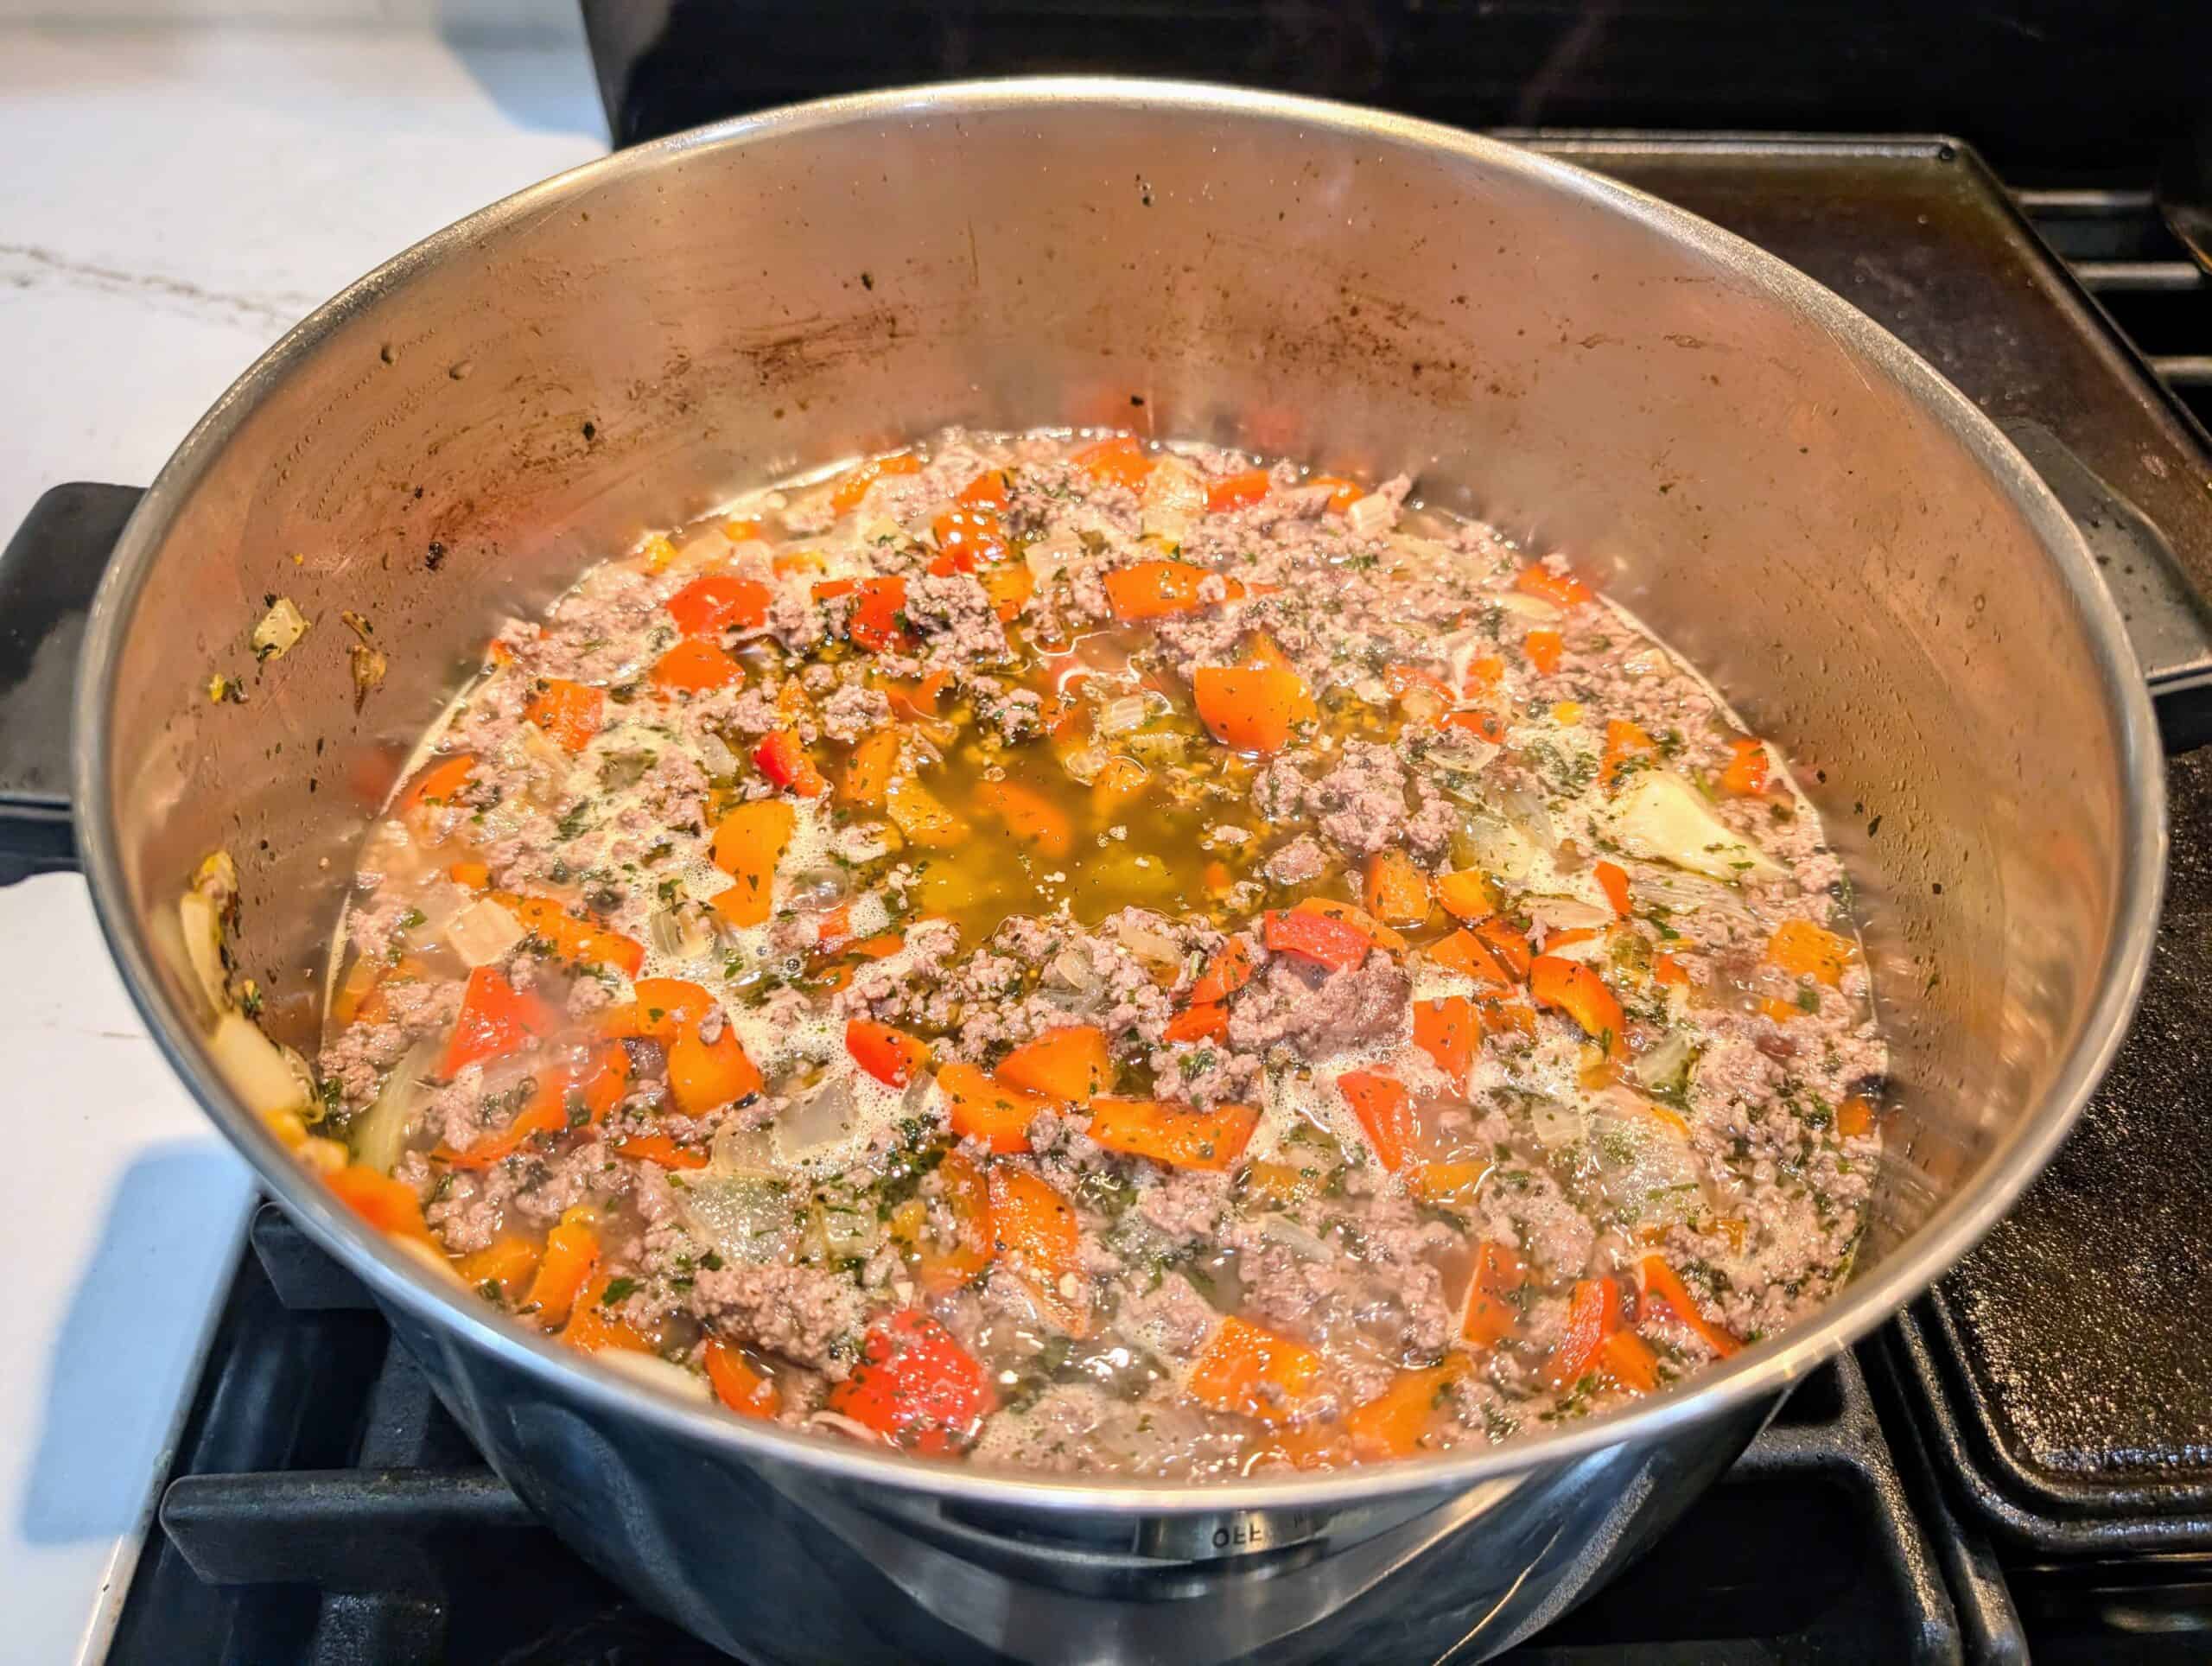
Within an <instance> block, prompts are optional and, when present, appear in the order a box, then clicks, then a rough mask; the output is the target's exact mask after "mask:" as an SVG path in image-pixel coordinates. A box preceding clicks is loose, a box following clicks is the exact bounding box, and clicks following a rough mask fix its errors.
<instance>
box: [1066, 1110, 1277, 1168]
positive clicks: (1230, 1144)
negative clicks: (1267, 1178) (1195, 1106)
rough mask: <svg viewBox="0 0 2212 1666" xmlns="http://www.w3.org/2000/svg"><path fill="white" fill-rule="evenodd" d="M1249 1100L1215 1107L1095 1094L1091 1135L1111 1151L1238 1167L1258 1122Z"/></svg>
mask: <svg viewBox="0 0 2212 1666" xmlns="http://www.w3.org/2000/svg"><path fill="white" fill-rule="evenodd" d="M1259 1122H1260V1113H1259V1111H1258V1110H1256V1109H1255V1108H1254V1107H1253V1106H1250V1105H1216V1106H1215V1107H1214V1108H1213V1109H1212V1110H1191V1109H1189V1108H1188V1107H1187V1106H1183V1105H1178V1104H1173V1103H1166V1102H1163V1101H1160V1100H1157V1099H1106V1098H1100V1099H1094V1100H1092V1101H1091V1103H1090V1137H1091V1138H1092V1139H1094V1140H1096V1141H1097V1142H1098V1143H1099V1144H1100V1145H1102V1146H1104V1147H1105V1148H1107V1149H1108V1150H1109V1151H1118V1152H1120V1153H1122V1154H1123V1155H1124V1156H1128V1157H1148V1158H1150V1159H1151V1160H1153V1161H1154V1162H1156V1163H1165V1164H1166V1166H1167V1167H1170V1168H1206V1169H1225V1168H1230V1167H1234V1166H1235V1165H1236V1160H1237V1159H1238V1158H1239V1157H1241V1156H1243V1154H1244V1148H1245V1146H1246V1145H1248V1144H1249V1143H1250V1141H1251V1138H1252V1130H1253V1129H1255V1128H1257V1127H1258V1126H1259Z"/></svg>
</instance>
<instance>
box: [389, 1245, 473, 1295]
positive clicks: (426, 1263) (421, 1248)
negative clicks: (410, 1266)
mask: <svg viewBox="0 0 2212 1666" xmlns="http://www.w3.org/2000/svg"><path fill="white" fill-rule="evenodd" d="M385 1243H388V1244H390V1245H391V1247H392V1248H393V1249H395V1250H398V1251H399V1253H400V1254H401V1255H403V1256H406V1257H407V1259H408V1260H410V1261H411V1262H414V1263H415V1264H416V1266H417V1267H420V1268H421V1269H423V1271H424V1272H426V1273H428V1274H429V1275H430V1276H431V1277H432V1278H435V1279H439V1280H442V1281H444V1282H446V1283H448V1284H450V1285H453V1286H454V1287H455V1288H459V1289H463V1290H465V1289H467V1288H468V1281H467V1280H466V1279H464V1278H463V1277H461V1269H459V1268H458V1267H455V1266H454V1264H453V1263H452V1262H449V1261H448V1260H447V1259H446V1258H445V1257H444V1256H442V1255H440V1254H439V1253H438V1252H437V1251H436V1250H434V1249H432V1248H431V1247H430V1246H429V1244H427V1243H423V1240H422V1239H420V1238H403V1237H397V1235H394V1234H390V1233H387V1234H386V1235H385Z"/></svg>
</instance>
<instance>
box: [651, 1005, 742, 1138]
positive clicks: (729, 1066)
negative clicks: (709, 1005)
mask: <svg viewBox="0 0 2212 1666" xmlns="http://www.w3.org/2000/svg"><path fill="white" fill-rule="evenodd" d="M668 1091H669V1097H671V1098H673V1099H674V1100H675V1101H676V1108H677V1110H680V1111H682V1112H683V1114H684V1115H685V1116H709V1115H711V1114H713V1113H714V1112H715V1111H717V1110H721V1108H722V1107H723V1106H724V1105H734V1104H736V1103H739V1102H740V1101H741V1100H746V1099H750V1098H751V1097H753V1095H754V1094H756V1093H758V1092H760V1071H758V1070H757V1069H755V1068H754V1067H753V1060H752V1059H750V1058H748V1057H747V1055H746V1052H745V1049H744V1047H743V1046H741V1045H739V1042H738V1039H737V1037H736V1035H735V1034H734V1033H733V1032H732V1031H731V1029H730V1028H729V1027H728V1025H727V1024H725V1025H724V1026H723V1027H722V1029H721V1033H720V1034H718V1035H716V1036H715V1039H714V1040H712V1041H706V1040H701V1039H700V1035H699V1024H698V1021H697V1020H696V1019H695V1020H693V1021H690V1023H687V1024H685V1025H684V1026H683V1028H682V1029H681V1030H680V1031H678V1032H677V1037H676V1040H673V1041H671V1042H670V1043H669V1046H668Z"/></svg>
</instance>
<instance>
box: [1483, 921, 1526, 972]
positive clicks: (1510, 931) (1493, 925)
mask: <svg viewBox="0 0 2212 1666" xmlns="http://www.w3.org/2000/svg"><path fill="white" fill-rule="evenodd" d="M1474 932H1475V936H1476V937H1477V938H1478V939H1480V940H1481V942H1482V944H1483V945H1484V947H1485V948H1487V949H1488V950H1489V951H1491V953H1492V954H1493V955H1495V956H1497V963H1498V964H1499V965H1501V966H1503V967H1504V968H1505V970H1507V971H1509V972H1510V973H1512V974H1513V976H1514V977H1515V978H1516V980H1517V979H1520V978H1524V977H1526V976H1529V963H1530V962H1531V961H1532V960H1534V959H1535V950H1534V949H1533V948H1532V947H1531V946H1530V945H1529V935H1528V933H1527V932H1521V931H1516V929H1515V928H1514V927H1512V926H1510V925H1507V924H1506V923H1505V921H1504V920H1503V919H1486V920H1484V921H1483V922H1482V923H1481V924H1479V925H1477V926H1476V927H1475V928H1474Z"/></svg>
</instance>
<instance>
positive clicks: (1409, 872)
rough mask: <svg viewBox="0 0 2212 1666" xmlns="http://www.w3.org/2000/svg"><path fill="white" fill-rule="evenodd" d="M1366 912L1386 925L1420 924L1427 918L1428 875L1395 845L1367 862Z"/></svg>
mask: <svg viewBox="0 0 2212 1666" xmlns="http://www.w3.org/2000/svg"><path fill="white" fill-rule="evenodd" d="M1365 900H1366V903H1367V912H1369V913H1370V914H1372V915H1374V916H1375V918H1376V919H1379V920H1381V921H1382V922H1383V924H1384V925H1421V923H1422V922H1423V921H1425V920H1426V919H1427V918H1428V911H1429V900H1428V875H1427V874H1424V873H1422V872H1421V869H1420V868H1416V867H1414V861H1413V858H1412V857H1410V856H1408V855H1406V853H1405V852H1404V851H1402V850H1400V849H1397V848H1395V846H1393V847H1391V848H1389V849H1383V850H1378V851H1376V853H1375V854H1374V855H1372V856H1370V857H1369V858H1368V861H1367V888H1366V896H1365Z"/></svg>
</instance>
